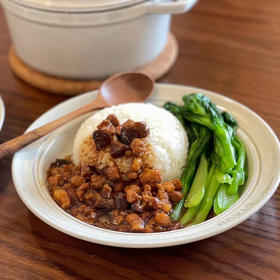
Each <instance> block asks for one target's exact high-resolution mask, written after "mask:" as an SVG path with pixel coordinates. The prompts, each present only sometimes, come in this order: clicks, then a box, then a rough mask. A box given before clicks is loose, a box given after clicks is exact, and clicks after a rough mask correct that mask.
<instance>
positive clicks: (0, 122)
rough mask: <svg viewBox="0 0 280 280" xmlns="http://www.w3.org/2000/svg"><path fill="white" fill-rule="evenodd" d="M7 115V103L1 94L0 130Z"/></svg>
mask: <svg viewBox="0 0 280 280" xmlns="http://www.w3.org/2000/svg"><path fill="white" fill-rule="evenodd" d="M5 115H6V109H5V104H4V101H3V98H2V96H1V95H0V131H1V130H2V127H3V125H4V121H5Z"/></svg>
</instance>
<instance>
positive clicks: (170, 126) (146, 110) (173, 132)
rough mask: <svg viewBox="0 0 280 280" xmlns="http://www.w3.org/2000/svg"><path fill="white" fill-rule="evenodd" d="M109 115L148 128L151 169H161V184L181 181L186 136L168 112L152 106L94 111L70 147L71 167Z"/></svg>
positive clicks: (135, 104) (132, 105)
mask: <svg viewBox="0 0 280 280" xmlns="http://www.w3.org/2000/svg"><path fill="white" fill-rule="evenodd" d="M109 114H115V115H116V116H117V118H118V120H119V121H120V123H121V124H122V123H124V122H125V121H127V120H128V119H131V120H133V121H144V122H145V123H146V124H147V125H148V127H149V128H150V134H149V136H147V138H146V139H147V141H148V142H149V143H150V145H151V150H152V154H153V157H152V159H151V166H152V167H154V168H157V169H160V170H161V172H162V180H163V181H168V180H173V179H175V178H180V176H181V174H182V172H183V169H184V166H185V163H186V159H187V153H188V146H189V144H188V136H187V134H186V132H185V129H184V128H183V126H182V124H181V123H180V122H179V120H178V119H177V118H176V117H175V116H173V115H172V114H171V113H170V112H168V111H166V110H164V109H163V108H160V107H156V106H154V105H152V104H144V103H126V104H122V105H117V106H112V107H109V108H105V109H103V110H100V111H97V112H96V113H94V114H93V115H92V116H91V117H89V118H88V119H87V120H85V121H84V122H83V123H82V125H81V127H80V128H79V130H78V132H77V134H76V137H75V140H74V145H73V161H74V164H76V165H79V164H80V156H79V154H80V148H81V145H82V143H83V141H84V140H85V139H86V138H88V136H90V135H92V133H93V131H95V130H96V129H97V125H98V124H99V123H100V122H101V121H103V120H104V119H106V117H107V116H108V115H109Z"/></svg>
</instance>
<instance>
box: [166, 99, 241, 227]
mask: <svg viewBox="0 0 280 280" xmlns="http://www.w3.org/2000/svg"><path fill="white" fill-rule="evenodd" d="M183 102H184V104H183V105H176V104H174V103H171V102H168V103H166V104H165V105H164V108H165V109H166V110H168V111H170V112H171V113H173V114H174V115H175V116H176V117H177V118H178V119H179V120H180V122H181V123H182V125H183V126H184V128H185V130H186V132H187V134H188V138H189V145H190V147H189V153H188V158H187V162H186V167H185V169H184V171H183V174H182V177H181V182H182V185H183V194H184V197H183V199H182V200H181V201H180V202H179V203H178V204H177V205H176V206H175V207H174V210H173V211H172V213H171V218H172V219H173V220H180V221H181V223H182V224H183V225H186V224H188V223H193V224H198V223H201V222H203V221H205V219H206V218H207V216H208V215H209V212H210V211H211V209H213V211H214V213H215V214H217V215H218V214H220V213H222V212H223V211H225V210H226V209H228V208H229V207H230V206H231V205H233V204H234V203H235V202H236V201H237V200H238V199H239V193H238V189H239V186H241V185H243V184H244V183H245V180H246V170H245V161H246V151H245V147H244V144H243V143H242V142H241V140H240V139H239V138H238V136H237V134H236V129H237V126H238V124H237V122H236V120H235V119H234V118H233V117H232V116H231V115H230V114H229V113H228V112H220V111H219V109H218V108H217V107H216V105H215V104H214V103H213V102H212V101H211V100H210V99H209V98H208V97H207V96H204V95H202V94H190V95H185V96H184V97H183Z"/></svg>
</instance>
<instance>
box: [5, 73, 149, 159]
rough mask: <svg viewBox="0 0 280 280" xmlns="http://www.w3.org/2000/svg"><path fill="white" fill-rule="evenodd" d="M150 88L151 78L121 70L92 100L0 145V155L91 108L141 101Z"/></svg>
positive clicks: (6, 153) (104, 84)
mask: <svg viewBox="0 0 280 280" xmlns="http://www.w3.org/2000/svg"><path fill="white" fill-rule="evenodd" d="M153 88H154V83H153V81H152V80H151V79H150V78H149V77H148V76H146V75H144V74H141V73H122V74H117V75H114V76H112V77H111V78H109V79H107V80H105V81H104V82H103V83H102V85H101V87H100V91H99V93H98V95H97V97H96V99H95V100H94V101H93V102H92V103H90V104H87V105H85V106H83V107H81V108H80V109H77V110H76V111H74V112H71V113H69V114H67V115H65V116H63V117H60V118H58V119H56V120H54V121H52V122H50V123H48V124H46V125H43V126H41V127H39V128H36V129H34V130H31V131H29V132H27V133H25V134H22V135H20V136H18V137H16V138H14V139H12V140H9V141H7V142H5V143H3V144H2V145H0V159H1V158H3V157H5V156H7V155H10V154H12V153H14V152H16V151H17V150H19V149H20V148H22V147H24V146H26V145H28V144H30V143H31V142H33V141H35V140H37V139H38V138H40V137H42V136H44V135H46V134H48V133H49V132H51V131H53V130H55V129H56V128H58V127H60V126H62V125H64V124H65V123H67V122H69V121H71V120H73V119H75V118H77V117H79V116H81V115H83V114H85V113H88V112H90V111H93V110H95V109H101V108H104V107H108V106H112V105H118V104H122V103H127V102H144V101H145V100H147V98H148V97H149V96H150V94H151V93H152V91H153Z"/></svg>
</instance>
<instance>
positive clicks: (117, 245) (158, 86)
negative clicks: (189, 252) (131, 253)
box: [12, 84, 280, 248]
mask: <svg viewBox="0 0 280 280" xmlns="http://www.w3.org/2000/svg"><path fill="white" fill-rule="evenodd" d="M161 87H163V88H165V87H167V88H168V87H171V88H172V87H180V88H183V89H188V90H193V91H198V92H199V91H203V92H204V93H210V94H211V95H214V96H217V97H218V98H221V99H222V100H223V99H224V100H226V101H228V102H234V103H236V104H237V105H238V106H241V107H242V108H243V109H245V110H246V111H248V112H250V114H253V115H254V117H256V118H257V119H258V121H260V122H261V123H262V124H263V125H264V126H265V127H266V129H267V130H268V131H269V133H270V135H271V136H272V139H273V141H274V142H275V143H276V144H277V145H276V146H277V148H278V154H279V155H280V144H279V140H278V138H277V136H276V134H275V133H274V131H273V130H272V129H271V127H270V126H269V125H268V124H267V122H266V121H265V120H263V119H262V118H261V117H260V116H259V115H258V114H256V113H255V112H254V111H252V110H251V109H250V108H248V107H246V106H245V105H243V104H241V103H239V102H238V101H235V100H233V99H231V98H229V97H227V96H224V95H222V94H219V93H216V92H213V91H209V90H206V89H201V88H197V87H192V86H185V85H177V84H156V89H159V90H160V88H161ZM96 93H97V91H91V92H87V93H85V94H82V95H78V96H75V97H72V98H70V99H67V100H65V101H63V102H61V103H59V104H57V105H56V106H54V107H52V108H51V109H49V110H48V111H46V112H45V113H44V114H42V115H41V116H40V117H39V118H37V119H36V120H35V121H34V122H33V123H32V124H31V125H30V126H29V127H28V129H27V130H26V131H28V130H30V129H33V128H34V126H36V124H37V123H38V122H40V120H42V119H43V118H44V117H45V116H47V115H48V114H49V113H50V112H51V111H52V110H54V109H55V108H56V109H57V108H59V107H60V106H65V104H67V103H69V104H70V103H71V102H75V100H79V99H82V98H87V97H88V96H89V95H94V94H96ZM151 101H153V97H152V98H151ZM73 106H74V108H75V105H73ZM73 106H72V107H73ZM51 135H53V134H50V135H49V136H51ZM46 141H47V139H45V140H44V141H42V144H43V143H44V142H46ZM22 152H24V149H23V150H21V151H19V152H18V153H17V154H15V155H14V157H13V161H12V177H13V181H14V184H15V187H16V190H17V193H18V195H19V196H20V198H21V199H22V200H23V202H24V204H25V205H26V206H27V207H28V208H29V210H31V211H32V212H33V213H34V215H36V216H37V217H39V218H40V219H41V220H43V221H44V222H46V223H47V224H49V225H51V226H52V227H54V228H56V229H57V230H59V231H62V232H64V233H66V234H68V235H71V236H74V237H76V238H80V239H83V240H86V241H89V242H95V243H99V244H103V245H109V246H115V247H131V248H132V247H133V248H152V247H168V246H174V245H180V244H184V243H189V242H194V241H197V240H201V239H205V238H208V237H211V236H214V235H217V234H219V233H221V232H224V231H226V230H228V229H230V228H232V227H234V226H236V225H238V224H240V223H241V222H243V221H245V220H246V219H248V217H249V216H251V215H252V214H253V213H255V212H256V211H258V210H259V209H260V208H261V207H263V205H264V204H265V203H266V202H267V201H268V200H269V199H270V198H271V196H272V195H273V193H274V192H275V190H276V189H277V186H278V184H279V181H280V173H278V174H277V176H276V177H275V178H274V181H273V182H272V185H273V186H272V187H270V189H269V190H270V191H269V192H268V193H267V194H266V196H265V199H264V200H262V201H261V203H257V204H256V205H255V206H253V207H251V208H250V211H249V212H247V213H245V214H243V216H242V217H243V218H242V220H241V221H240V220H239V219H236V220H235V223H228V224H227V226H224V227H221V228H220V229H219V230H216V231H215V233H214V234H211V235H207V234H204V236H200V238H193V239H192V240H190V241H184V240H181V241H179V242H176V241H172V242H169V243H168V242H165V243H163V244H156V245H151V244H147V245H146V246H145V245H143V244H142V245H141V246H139V244H118V243H116V242H112V243H111V244H109V243H108V241H100V240H97V241H96V240H92V239H88V238H83V237H81V236H80V235H77V234H76V233H75V232H74V233H73V232H72V231H68V230H67V229H65V228H64V229H61V228H60V227H59V226H58V225H56V224H53V223H51V222H50V221H49V220H48V219H46V218H45V217H42V216H41V215H39V216H38V213H37V212H36V211H35V210H34V209H33V208H32V207H31V206H30V205H29V204H28V203H27V202H26V200H25V199H24V197H22V196H21V193H20V192H19V191H18V189H17V186H16V178H15V161H16V159H17V156H19V155H20V153H22ZM29 206H30V207H29ZM110 232H111V233H115V232H112V231H110ZM143 234H144V235H147V233H142V234H141V233H137V235H143ZM154 234H157V235H158V234H163V233H152V235H154Z"/></svg>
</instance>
